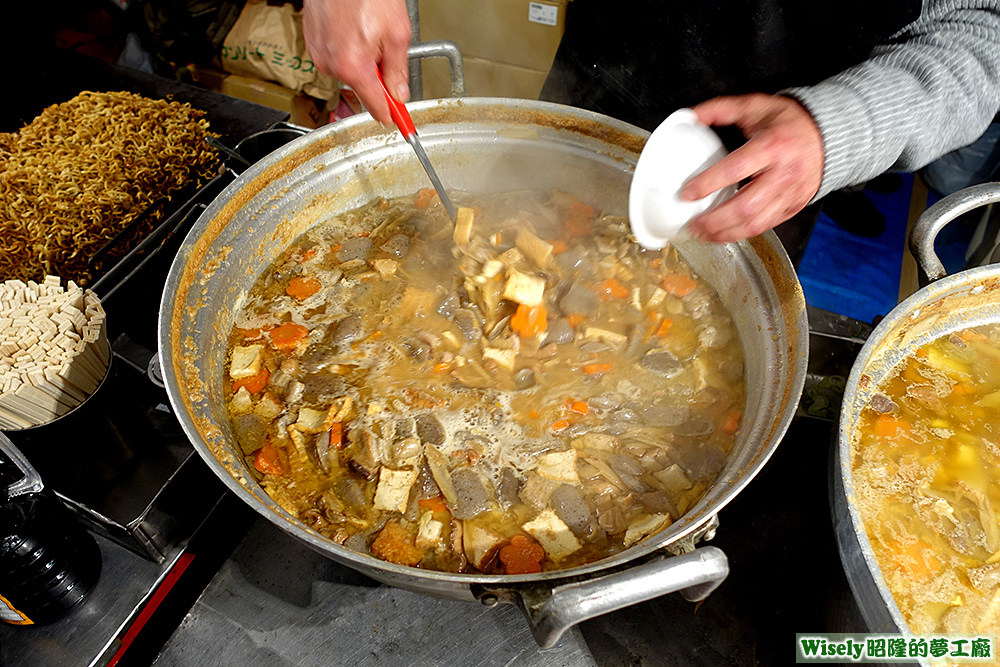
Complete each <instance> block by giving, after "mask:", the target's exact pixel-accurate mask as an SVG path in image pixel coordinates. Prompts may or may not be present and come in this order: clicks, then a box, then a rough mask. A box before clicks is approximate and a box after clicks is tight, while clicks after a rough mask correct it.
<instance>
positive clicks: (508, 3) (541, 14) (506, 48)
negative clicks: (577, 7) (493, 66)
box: [420, 0, 567, 72]
mask: <svg viewBox="0 0 1000 667" xmlns="http://www.w3.org/2000/svg"><path fill="white" fill-rule="evenodd" d="M566 4H567V0H544V1H539V0H475V1H474V2H470V0H420V39H421V41H431V40H436V39H450V40H451V41H453V42H455V43H456V44H458V48H459V49H461V51H462V55H463V56H465V57H467V58H468V57H473V58H481V59H484V60H492V61H494V62H497V63H505V64H507V65H516V66H518V67H524V68H527V69H533V70H536V71H546V72H547V71H548V70H549V68H550V67H552V59H553V58H554V57H555V54H556V49H557V48H558V47H559V41H560V40H561V39H562V34H563V30H564V28H565V25H566Z"/></svg>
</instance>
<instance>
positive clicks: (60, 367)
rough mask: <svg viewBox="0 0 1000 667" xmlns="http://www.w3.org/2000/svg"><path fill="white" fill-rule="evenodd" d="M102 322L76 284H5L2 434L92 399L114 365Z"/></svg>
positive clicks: (1, 298)
mask: <svg viewBox="0 0 1000 667" xmlns="http://www.w3.org/2000/svg"><path fill="white" fill-rule="evenodd" d="M104 320H105V315H104V309H103V308H102V307H101V301H100V299H98V298H97V295H96V294H94V293H93V292H91V291H90V290H84V289H83V288H81V287H80V286H78V285H77V284H76V283H74V282H73V281H72V280H71V281H69V282H68V283H67V285H66V288H65V289H64V288H63V287H62V285H61V280H60V279H59V278H58V277H57V276H46V277H45V280H43V281H42V282H41V283H36V282H34V281H32V280H29V281H28V282H24V281H21V280H8V281H5V282H4V283H2V284H0V429H4V430H18V429H23V428H30V427H32V426H38V425H40V424H45V423H47V422H50V421H52V420H53V419H55V418H57V417H60V416H62V415H64V414H66V413H67V412H69V411H70V410H72V409H73V408H75V407H76V406H77V405H79V404H80V403H82V402H83V401H85V400H86V399H87V398H88V397H89V396H90V395H91V394H93V393H94V391H95V390H96V389H97V387H98V386H99V385H100V384H101V381H102V380H103V379H104V376H105V374H107V371H108V364H109V363H110V359H111V349H110V346H109V345H108V336H107V329H106V327H105V322H104Z"/></svg>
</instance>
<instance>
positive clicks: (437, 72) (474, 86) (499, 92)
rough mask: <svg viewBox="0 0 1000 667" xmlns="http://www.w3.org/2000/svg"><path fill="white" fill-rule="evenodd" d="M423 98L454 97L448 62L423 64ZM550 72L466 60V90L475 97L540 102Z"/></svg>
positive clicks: (433, 59)
mask: <svg viewBox="0 0 1000 667" xmlns="http://www.w3.org/2000/svg"><path fill="white" fill-rule="evenodd" d="M423 68H424V69H423V76H424V97H425V98H427V99H434V98H439V97H450V96H451V74H450V72H449V71H448V61H447V60H444V59H441V58H431V59H427V60H424V62H423ZM547 75H548V71H540V70H534V69H528V68H527V67H518V66H517V65H508V64H506V63H498V62H495V61H492V60H486V59H484V58H474V57H468V58H465V88H466V90H467V91H468V93H469V95H470V96H473V97H516V98H520V99H525V100H537V99H538V95H539V93H541V92H542V84H544V83H545V77H546V76H547Z"/></svg>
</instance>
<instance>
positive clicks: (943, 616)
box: [852, 325, 1000, 633]
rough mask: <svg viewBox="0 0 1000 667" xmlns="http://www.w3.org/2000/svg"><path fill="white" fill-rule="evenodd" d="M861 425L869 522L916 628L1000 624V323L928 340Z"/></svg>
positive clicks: (859, 453)
mask: <svg viewBox="0 0 1000 667" xmlns="http://www.w3.org/2000/svg"><path fill="white" fill-rule="evenodd" d="M857 432H858V435H857V438H856V440H855V442H854V445H853V448H852V467H853V471H854V479H855V488H856V491H857V499H858V503H859V506H860V509H861V514H862V517H863V519H864V524H865V530H866V532H867V535H868V538H869V540H870V542H871V545H872V549H873V550H874V552H875V556H876V559H877V561H878V563H879V567H880V568H881V570H882V574H883V575H884V577H885V580H886V583H887V584H888V586H889V589H890V590H891V591H892V594H893V596H894V598H895V599H896V602H897V604H898V605H899V608H900V610H901V611H902V613H903V615H904V616H905V617H906V620H907V622H908V623H909V625H910V628H911V629H912V630H913V631H914V632H917V633H929V632H962V633H983V632H990V633H997V632H998V631H1000V515H998V514H997V512H998V511H1000V446H998V442H1000V328H998V327H997V326H996V325H987V326H982V327H975V328H971V329H967V330H964V331H961V332H958V333H954V334H949V335H946V336H943V337H941V338H939V339H937V340H935V341H933V342H932V343H930V344H928V345H925V346H924V347H921V348H919V349H917V350H916V351H915V353H914V354H913V355H912V356H910V357H909V358H908V359H906V360H905V361H904V362H903V363H902V364H901V365H900V368H899V369H898V371H897V372H896V373H895V374H894V375H893V376H892V377H890V378H889V379H888V380H887V381H886V382H884V383H883V385H882V386H880V387H879V390H878V392H876V393H875V394H874V395H873V397H872V399H871V400H870V401H869V404H868V405H867V406H866V408H865V410H864V411H863V413H862V415H861V419H860V422H859V427H858V431H857Z"/></svg>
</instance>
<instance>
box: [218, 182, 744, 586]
mask: <svg viewBox="0 0 1000 667" xmlns="http://www.w3.org/2000/svg"><path fill="white" fill-rule="evenodd" d="M453 200H454V201H455V203H456V204H457V205H458V206H459V207H460V208H459V216H458V221H457V223H454V222H452V221H451V220H450V219H449V218H448V217H447V215H446V214H445V213H444V210H443V207H442V206H441V205H440V201H439V200H438V199H437V197H436V196H435V195H434V194H433V192H432V191H421V192H419V193H417V194H416V195H415V196H409V197H403V198H400V199H396V200H377V201H374V202H371V203H370V204H369V205H367V206H365V207H363V208H361V209H358V210H356V211H352V212H350V213H347V214H344V215H341V216H338V217H337V218H336V219H333V220H330V221H328V222H325V223H322V224H320V225H318V226H316V227H315V228H313V229H311V230H310V231H308V232H307V233H306V234H304V235H303V236H302V237H300V238H299V239H298V240H297V241H296V242H295V243H293V244H292V245H291V246H290V247H289V248H288V249H287V250H286V251H285V252H284V253H283V255H282V256H281V257H280V258H279V259H278V260H277V261H275V262H274V264H273V265H272V266H271V267H269V268H268V269H267V271H265V272H264V274H263V275H262V276H261V278H260V279H259V280H258V282H257V283H256V285H255V286H254V288H253V289H252V290H251V292H250V294H249V295H248V296H247V298H246V301H245V303H244V305H243V308H242V310H241V313H240V315H239V320H238V322H237V326H236V327H235V328H234V330H233V332H232V336H231V340H230V345H229V353H228V358H227V368H228V369H229V377H228V381H229V383H230V386H231V389H230V393H229V395H228V405H229V413H230V418H231V423H232V426H233V431H234V433H235V435H236V439H237V442H238V444H239V446H240V448H241V449H242V451H243V453H244V454H245V455H246V456H247V459H248V461H249V462H250V463H251V464H252V466H253V468H254V469H255V470H256V471H257V472H258V473H259V474H260V483H261V486H262V487H263V488H264V489H265V490H266V491H267V493H268V494H269V495H271V497H272V498H274V499H275V501H276V502H277V503H278V504H279V505H281V507H283V508H284V509H285V510H286V511H288V512H289V513H290V514H292V515H293V516H295V517H297V518H298V519H299V520H300V521H302V522H303V523H304V524H306V525H307V526H309V527H310V528H312V529H313V530H315V531H317V532H319V533H321V534H323V535H325V536H327V537H329V538H330V539H332V540H334V541H336V542H338V543H340V544H343V545H344V546H346V547H348V548H351V549H355V550H357V551H360V552H363V553H369V554H371V555H373V556H375V557H377V558H381V559H383V560H387V561H391V562H394V563H399V564H403V565H409V566H414V567H423V568H428V569H437V570H444V571H451V572H497V573H506V574H523V573H530V572H538V571H542V570H552V569H560V568H566V567H572V566H576V565H580V564H583V563H589V562H592V561H595V560H599V559H601V558H605V557H608V556H610V555H613V554H615V553H618V552H620V551H622V550H623V549H626V548H628V547H630V546H632V545H633V544H635V543H637V542H639V541H641V540H643V539H646V538H648V537H649V536H650V535H653V534H655V533H657V532H659V531H661V530H663V529H664V528H666V527H667V526H669V525H670V524H671V523H672V522H673V521H676V520H677V518H678V517H679V516H681V515H682V514H683V513H684V512H685V511H687V509H688V508H690V507H691V506H692V505H693V504H694V503H696V502H697V501H698V500H699V499H700V498H701V497H702V496H703V495H704V493H705V492H706V490H707V489H708V487H709V486H710V485H711V484H712V482H713V481H714V480H715V478H716V477H717V476H718V474H719V473H720V472H721V470H722V468H723V467H724V465H725V462H726V458H727V455H728V454H729V452H730V450H731V449H732V447H733V443H734V442H735V438H736V434H737V432H738V429H739V424H740V418H741V416H742V411H743V406H744V401H745V387H744V380H743V356H742V348H741V346H740V341H739V337H738V335H737V332H736V329H735V326H734V324H733V322H732V319H731V318H730V316H729V314H728V313H727V312H726V311H725V309H724V308H723V307H722V305H721V303H720V302H719V299H718V296H717V295H716V294H715V293H714V291H713V290H712V288H711V287H710V286H709V285H708V284H707V283H706V282H705V281H703V280H702V279H701V278H699V277H698V276H696V275H695V274H694V273H693V271H692V270H691V269H690V267H689V266H687V264H686V263H685V262H684V261H683V259H682V258H681V257H680V255H679V254H678V253H677V252H676V251H675V250H673V249H671V248H668V249H665V250H664V251H662V252H648V251H644V250H643V249H642V248H641V247H640V246H638V244H636V243H635V242H634V240H632V239H631V237H630V235H629V233H628V222H627V220H626V219H625V218H622V217H618V216H611V215H601V214H600V213H599V212H597V211H595V210H594V209H593V208H592V207H590V206H588V205H586V204H584V203H583V202H581V201H579V200H577V199H576V198H574V197H572V196H570V195H567V194H565V193H562V192H517V193H505V194H498V195H476V196H471V195H468V194H463V193H456V194H455V196H454V197H453Z"/></svg>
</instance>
